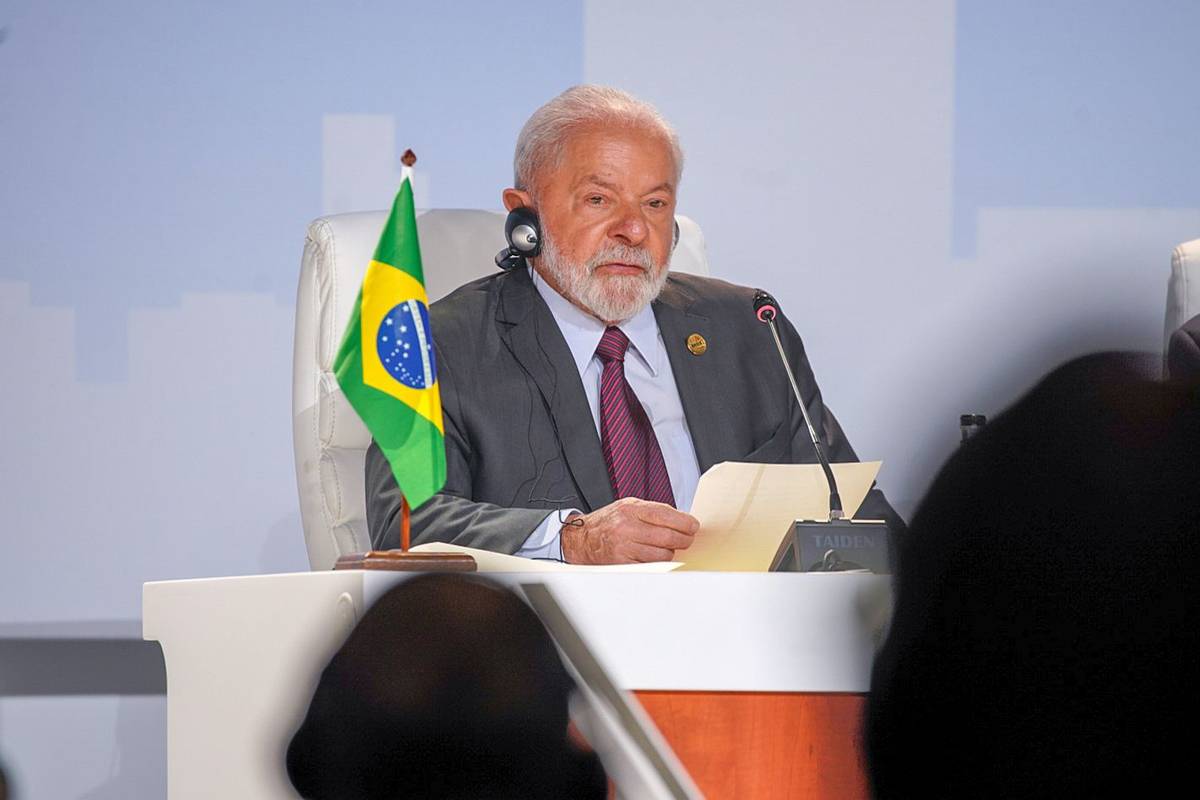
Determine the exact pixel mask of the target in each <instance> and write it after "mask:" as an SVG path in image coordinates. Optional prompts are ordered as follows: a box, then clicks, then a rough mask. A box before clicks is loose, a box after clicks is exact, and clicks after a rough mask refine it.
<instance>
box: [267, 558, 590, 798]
mask: <svg viewBox="0 0 1200 800" xmlns="http://www.w3.org/2000/svg"><path fill="white" fill-rule="evenodd" d="M573 686H574V685H573V683H572V681H571V678H570V677H569V675H568V674H567V673H566V671H565V669H564V668H563V665H562V662H561V661H560V660H559V656H558V653H557V651H556V650H555V648H554V645H553V643H552V642H551V640H550V637H549V635H548V634H547V633H546V630H545V629H544V628H543V627H542V624H541V622H540V621H539V620H538V619H537V617H536V616H535V615H534V613H533V611H532V610H531V609H530V608H529V607H528V606H527V605H526V604H525V603H524V602H522V601H521V600H520V599H519V598H518V597H517V596H516V595H515V594H513V593H512V592H511V591H508V590H507V589H503V588H500V587H498V586H496V585H494V584H491V583H488V582H485V581H483V580H481V579H478V578H467V577H462V576H455V575H428V576H421V577H415V578H411V579H409V580H406V581H404V582H403V583H401V584H400V585H399V586H397V587H395V588H394V589H392V590H391V591H389V592H388V593H387V594H385V595H384V596H383V597H382V598H380V600H379V601H378V602H377V603H376V604H375V605H374V606H373V607H372V608H371V609H370V610H369V611H368V612H367V614H366V615H365V616H364V617H363V619H362V621H361V622H360V623H359V624H358V626H357V627H356V628H355V629H354V631H353V633H352V634H351V635H350V638H349V639H348V640H347V641H346V643H345V645H343V646H342V648H341V649H340V650H339V651H338V652H337V654H336V655H334V657H333V660H332V661H331V662H330V664H329V666H328V667H327V668H326V669H325V671H324V672H323V673H322V675H321V679H320V682H319V684H318V685H317V689H316V692H315V694H314V696H313V700H312V704H311V706H310V707H309V710H308V714H307V716H306V717H305V719H304V722H303V724H302V725H301V727H300V730H299V731H298V732H297V733H296V735H295V737H294V738H293V739H292V742H291V745H290V747H289V748H288V753H287V769H288V775H289V777H290V778H291V780H292V783H293V785H294V786H295V787H296V789H297V791H299V792H300V794H301V795H302V796H303V797H305V798H314V799H315V800H327V799H328V800H332V799H333V798H337V799H338V800H340V799H341V798H355V800H363V799H371V800H373V799H374V798H379V800H383V799H384V798H386V799H387V800H393V799H394V798H400V797H431V798H433V797H446V798H449V797H453V798H460V797H461V798H465V797H490V798H509V797H511V798H517V797H528V798H539V797H567V796H575V797H580V796H583V797H588V796H594V797H603V796H604V794H605V791H606V783H605V778H604V775H603V771H602V770H601V768H600V766H599V761H598V760H597V759H596V757H595V756H594V754H590V753H584V752H582V751H580V750H578V749H577V748H576V747H575V746H574V745H573V744H572V743H571V742H570V741H569V740H568V734H567V723H568V719H567V701H568V696H569V694H570V692H571V691H572V689H573Z"/></svg>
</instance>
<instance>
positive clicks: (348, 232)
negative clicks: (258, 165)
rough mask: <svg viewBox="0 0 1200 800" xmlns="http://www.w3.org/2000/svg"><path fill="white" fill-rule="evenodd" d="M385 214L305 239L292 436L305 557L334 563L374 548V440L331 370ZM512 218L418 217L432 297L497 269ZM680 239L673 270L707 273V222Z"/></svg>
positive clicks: (341, 218) (685, 226) (322, 226)
mask: <svg viewBox="0 0 1200 800" xmlns="http://www.w3.org/2000/svg"><path fill="white" fill-rule="evenodd" d="M386 215H387V212H385V211H367V212H361V213H355V214H338V215H335V216H329V217H321V218H319V219H316V220H313V222H312V223H311V224H310V225H309V226H308V235H307V238H306V239H305V242H304V257H303V259H302V261H301V264H300V288H299V292H298V294H297V297H296V341H295V351H294V356H293V363H292V432H293V439H294V441H293V444H294V448H295V454H296V481H297V483H298V484H299V489H300V516H301V519H302V521H303V525H304V540H305V543H306V545H307V547H308V562H309V565H310V566H311V567H312V568H313V569H315V570H320V569H329V568H331V567H332V566H333V564H334V562H335V561H337V559H338V556H341V555H343V554H346V553H356V552H363V551H365V550H368V549H370V538H369V537H368V534H367V520H366V495H365V489H364V486H363V480H364V479H363V461H364V458H365V456H366V451H367V446H368V445H369V444H370V443H371V436H370V434H369V433H367V429H366V428H365V427H364V426H363V424H362V422H361V421H360V420H359V418H358V415H357V414H356V413H355V412H354V409H353V408H351V407H350V404H349V403H347V402H346V398H345V397H344V396H343V395H342V392H341V390H340V389H339V388H338V385H337V379H336V378H334V375H333V372H331V368H332V365H333V358H334V356H335V355H336V354H337V348H338V346H339V345H340V344H341V340H342V334H343V332H344V331H345V329H346V322H347V320H348V319H349V317H350V310H351V308H352V307H353V305H354V302H355V300H356V299H357V297H358V290H359V287H360V286H361V284H362V278H363V273H364V272H365V271H366V268H367V264H368V262H369V261H370V259H371V255H372V253H373V252H374V250H375V244H376V242H377V241H378V239H379V233H380V231H381V230H382V229H383V223H384V220H385V218H386ZM504 219H505V215H504V214H503V213H500V212H493V211H472V210H451V209H446V210H434V211H427V212H423V213H418V215H417V232H418V235H419V236H420V239H421V261H422V265H423V267H424V269H425V288H426V291H427V293H428V294H429V299H430V301H431V302H432V301H434V300H437V299H438V298H440V297H443V296H445V295H447V294H449V293H450V292H451V291H453V290H454V289H455V288H457V287H458V286H461V285H462V284H464V283H466V282H468V281H470V280H473V279H475V278H478V277H481V276H484V275H487V274H489V273H490V272H492V271H494V270H495V269H496V267H495V264H494V262H493V260H492V259H493V258H494V257H495V255H496V253H497V251H499V250H500V249H501V248H502V247H503V246H504ZM677 220H678V222H679V244H678V246H677V247H676V248H675V253H674V254H673V256H672V258H671V269H673V270H678V271H681V272H691V273H694V274H699V275H707V274H708V273H709V270H708V256H707V254H706V252H705V247H704V235H703V233H701V231H700V227H699V226H698V225H697V224H696V223H695V222H693V221H692V220H690V219H688V218H687V217H682V216H681V217H677Z"/></svg>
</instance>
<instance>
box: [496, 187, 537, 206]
mask: <svg viewBox="0 0 1200 800" xmlns="http://www.w3.org/2000/svg"><path fill="white" fill-rule="evenodd" d="M500 198H501V199H502V200H503V201H504V210H505V211H512V210H513V209H514V208H521V207H525V208H533V195H531V194H530V193H529V192H527V191H525V190H524V189H505V190H504V191H503V192H502V193H501V195H500Z"/></svg>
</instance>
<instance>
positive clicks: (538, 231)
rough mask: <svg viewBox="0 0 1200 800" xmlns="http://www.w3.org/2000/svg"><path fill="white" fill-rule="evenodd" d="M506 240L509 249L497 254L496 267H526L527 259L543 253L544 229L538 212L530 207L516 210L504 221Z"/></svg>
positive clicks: (509, 213)
mask: <svg viewBox="0 0 1200 800" xmlns="http://www.w3.org/2000/svg"><path fill="white" fill-rule="evenodd" d="M504 239H505V241H507V242H508V247H506V248H505V249H503V250H501V251H500V252H499V253H497V254H496V266H497V267H499V268H500V269H514V268H516V267H520V266H524V265H525V263H526V261H525V259H527V258H533V257H534V256H536V255H537V254H538V253H540V252H542V227H541V224H540V223H539V222H538V216H537V212H535V211H534V210H533V209H532V208H529V207H528V206H521V207H520V208H514V209H513V210H512V211H510V212H508V219H506V220H505V221H504Z"/></svg>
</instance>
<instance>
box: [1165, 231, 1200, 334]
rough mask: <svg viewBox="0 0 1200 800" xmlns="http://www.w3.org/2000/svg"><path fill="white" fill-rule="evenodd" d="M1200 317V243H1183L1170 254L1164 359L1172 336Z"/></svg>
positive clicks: (1197, 241) (1199, 241)
mask: <svg viewBox="0 0 1200 800" xmlns="http://www.w3.org/2000/svg"><path fill="white" fill-rule="evenodd" d="M1197 314H1200V239H1193V240H1192V241H1190V242H1184V243H1183V244H1181V245H1179V246H1178V247H1176V248H1175V250H1174V251H1173V252H1172V253H1171V277H1170V278H1169V279H1167V314H1166V319H1165V320H1164V322H1163V357H1164V358H1165V357H1166V352H1167V342H1169V341H1170V340H1171V334H1172V333H1174V332H1175V331H1177V330H1179V328H1180V327H1181V326H1182V325H1183V323H1185V322H1187V321H1188V320H1189V319H1191V318H1192V317H1194V316H1196V315H1197Z"/></svg>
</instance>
